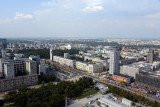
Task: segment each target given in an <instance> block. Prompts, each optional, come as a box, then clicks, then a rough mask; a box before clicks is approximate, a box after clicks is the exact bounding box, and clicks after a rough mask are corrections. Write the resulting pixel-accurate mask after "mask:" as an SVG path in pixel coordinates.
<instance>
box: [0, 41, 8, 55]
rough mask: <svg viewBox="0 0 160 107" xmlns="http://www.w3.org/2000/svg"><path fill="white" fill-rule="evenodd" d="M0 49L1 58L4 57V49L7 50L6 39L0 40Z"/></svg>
mask: <svg viewBox="0 0 160 107" xmlns="http://www.w3.org/2000/svg"><path fill="white" fill-rule="evenodd" d="M0 48H1V53H2V57H5V53H6V48H7V39H0Z"/></svg>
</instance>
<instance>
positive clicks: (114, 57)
mask: <svg viewBox="0 0 160 107" xmlns="http://www.w3.org/2000/svg"><path fill="white" fill-rule="evenodd" d="M119 58H120V52H119V51H114V50H113V51H110V66H109V74H119V73H120V67H119Z"/></svg>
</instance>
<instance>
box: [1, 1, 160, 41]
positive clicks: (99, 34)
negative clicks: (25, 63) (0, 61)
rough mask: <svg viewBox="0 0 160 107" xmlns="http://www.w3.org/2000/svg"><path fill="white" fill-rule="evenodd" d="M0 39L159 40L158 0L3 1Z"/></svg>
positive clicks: (159, 8) (159, 5)
mask: <svg viewBox="0 0 160 107" xmlns="http://www.w3.org/2000/svg"><path fill="white" fill-rule="evenodd" d="M0 8H1V9H0V12H1V15H0V29H1V32H0V37H1V38H3V37H6V38H57V37H58V38H63V37H65V38H159V37H160V35H159V34H160V31H159V28H160V22H159V18H160V1H159V0H152V1H150V0H141V1H138V0H134V1H128V0H122V1H119V0H75V1H71V0H63V1H59V0H34V1H31V0H29V1H24V0H22V1H20V0H14V1H9V0H1V4H0Z"/></svg>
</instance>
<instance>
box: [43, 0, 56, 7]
mask: <svg viewBox="0 0 160 107" xmlns="http://www.w3.org/2000/svg"><path fill="white" fill-rule="evenodd" d="M55 2H57V1H56V0H51V1H48V2H42V3H41V5H42V6H46V7H52V6H54V4H55Z"/></svg>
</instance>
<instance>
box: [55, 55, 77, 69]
mask: <svg viewBox="0 0 160 107" xmlns="http://www.w3.org/2000/svg"><path fill="white" fill-rule="evenodd" d="M53 61H55V62H58V63H60V64H61V65H66V66H70V67H75V65H76V61H75V60H71V59H66V58H63V57H60V56H53Z"/></svg>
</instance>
